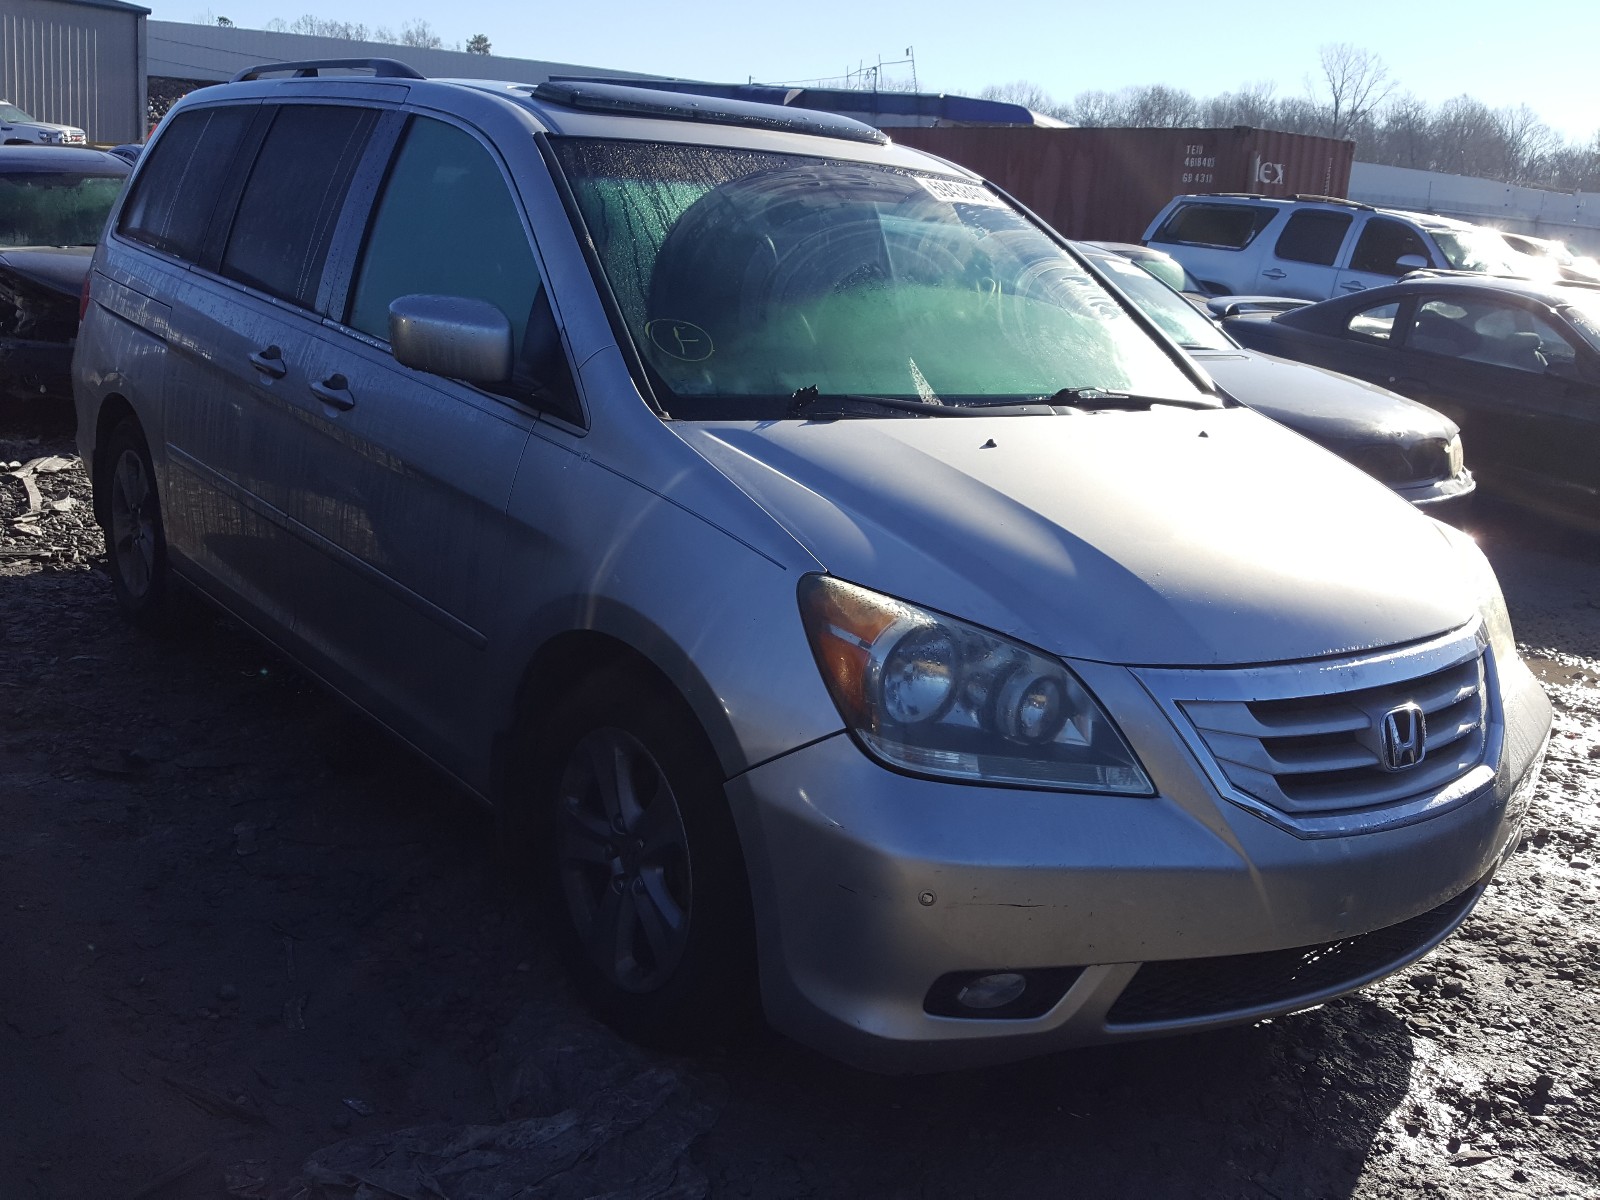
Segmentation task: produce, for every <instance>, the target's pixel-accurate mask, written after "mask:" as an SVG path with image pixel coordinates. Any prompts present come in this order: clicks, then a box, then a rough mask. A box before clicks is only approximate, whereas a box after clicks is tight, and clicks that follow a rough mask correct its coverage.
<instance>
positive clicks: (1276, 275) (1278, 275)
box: [1261, 267, 1288, 279]
mask: <svg viewBox="0 0 1600 1200" xmlns="http://www.w3.org/2000/svg"><path fill="white" fill-rule="evenodd" d="M1286 274H1288V272H1287V271H1280V270H1278V268H1277V267H1273V268H1272V270H1270V271H1263V272H1261V277H1262V278H1263V279H1282V278H1283V277H1284V276H1285V275H1286Z"/></svg>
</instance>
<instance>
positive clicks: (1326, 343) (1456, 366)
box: [1227, 276, 1600, 529]
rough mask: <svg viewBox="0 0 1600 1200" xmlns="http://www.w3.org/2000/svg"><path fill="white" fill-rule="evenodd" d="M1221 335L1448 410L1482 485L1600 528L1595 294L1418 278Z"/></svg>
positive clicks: (1248, 319) (1237, 321) (1239, 320)
mask: <svg viewBox="0 0 1600 1200" xmlns="http://www.w3.org/2000/svg"><path fill="white" fill-rule="evenodd" d="M1227 328H1228V330H1229V331H1230V332H1231V333H1233V334H1234V336H1235V337H1237V338H1238V339H1239V340H1240V341H1241V342H1243V343H1244V344H1245V345H1247V346H1253V347H1255V348H1256V349H1258V350H1264V351H1268V352H1270V353H1272V354H1277V355H1282V356H1283V357H1285V358H1293V359H1297V360H1299V361H1300V362H1305V363H1313V364H1315V365H1317V366H1322V367H1330V368H1332V369H1333V370H1336V371H1342V372H1344V373H1345V374H1347V375H1354V376H1356V377H1358V378H1361V379H1368V380H1371V381H1373V382H1374V383H1379V384H1382V385H1383V386H1384V387H1388V388H1393V389H1394V390H1395V391H1397V392H1400V393H1402V394H1404V395H1407V396H1411V397H1412V398H1414V399H1417V400H1421V401H1423V402H1425V403H1426V404H1428V405H1430V406H1431V407H1433V408H1436V409H1438V410H1439V411H1440V412H1443V413H1446V414H1447V415H1449V416H1450V417H1451V418H1452V419H1453V420H1455V421H1456V423H1457V424H1459V425H1460V426H1461V429H1462V431H1463V433H1464V435H1465V437H1466V439H1467V441H1468V443H1469V444H1470V445H1471V446H1472V449H1473V466H1474V468H1475V469H1476V470H1477V472H1478V474H1479V475H1480V477H1481V478H1482V479H1483V482H1484V486H1485V488H1486V489H1488V490H1491V491H1493V492H1494V493H1495V494H1498V495H1502V496H1504V497H1505V498H1507V499H1509V500H1514V501H1516V502H1518V503H1521V504H1525V505H1528V506H1531V507H1535V508H1538V509H1540V510H1541V511H1544V512H1547V513H1549V514H1550V515H1552V516H1556V517H1559V518H1562V519H1564V520H1566V521H1569V522H1571V523H1574V524H1578V525H1582V526H1585V527H1587V528H1591V529H1600V289H1596V288H1594V287H1592V286H1586V285H1582V284H1574V283H1554V284H1539V283H1530V282H1525V281H1521V280H1508V279H1481V278H1478V279H1475V278H1469V277H1461V276H1452V277H1446V276H1419V277H1416V278H1412V279H1406V280H1403V281H1401V282H1400V283H1396V284H1390V285H1388V286H1386V287H1377V288H1371V289H1369V290H1367V291H1365V292H1362V293H1361V294H1360V295H1357V296H1349V297H1340V298H1338V299H1335V300H1325V301H1323V302H1322V303H1321V304H1313V305H1310V306H1308V307H1306V308H1300V309H1296V310H1295V311H1293V312H1286V313H1282V314H1280V315H1278V316H1275V317H1271V318H1270V319H1269V318H1265V317H1261V316H1254V317H1253V316H1248V315H1242V316H1239V317H1234V318H1231V319H1230V320H1229V321H1228V322H1227Z"/></svg>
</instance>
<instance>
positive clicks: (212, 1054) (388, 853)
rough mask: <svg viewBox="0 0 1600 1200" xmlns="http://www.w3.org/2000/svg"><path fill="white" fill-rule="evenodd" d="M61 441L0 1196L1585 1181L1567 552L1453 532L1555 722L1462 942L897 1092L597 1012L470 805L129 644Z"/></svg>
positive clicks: (1222, 1190) (1593, 843) (190, 664)
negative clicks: (1399, 967)
mask: <svg viewBox="0 0 1600 1200" xmlns="http://www.w3.org/2000/svg"><path fill="white" fill-rule="evenodd" d="M71 456H72V446H71V440H70V437H69V436H67V435H65V434H64V433H63V432H62V431H60V430H52V429H49V428H46V427H40V428H39V429H37V430H35V431H33V432H31V433H29V434H26V435H16V434H11V435H7V434H4V433H0V797H3V798H4V801H5V802H4V803H3V804H0V952H3V958H0V962H4V964H5V968H4V979H5V982H4V985H3V987H0V1198H4V1200H12V1198H32V1197H95V1198H106V1197H109V1198H112V1200H117V1198H124V1200H135V1198H140V1200H153V1198H169V1200H170V1198H182V1197H220V1196H237V1197H272V1198H274V1200H289V1198H305V1200H320V1198H323V1197H351V1196H360V1197H363V1198H371V1200H381V1198H384V1197H390V1196H405V1197H419V1198H420V1197H424V1196H427V1197H434V1196H444V1197H513V1196H517V1197H533V1196H540V1197H544V1196H549V1197H569V1196H570V1197H578V1196H602V1195H608V1196H612V1197H616V1198H618V1200H620V1198H624V1197H627V1198H634V1197H638V1198H643V1197H697V1196H704V1195H715V1196H760V1197H802V1196H828V1197H837V1196H874V1197H877V1196H883V1197H920V1196H929V1197H972V1196H986V1197H987V1196H1017V1195H1021V1196H1035V1195H1045V1194H1051V1195H1068V1194H1071V1195H1083V1196H1102V1195H1104V1196H1132V1195H1146V1196H1196V1197H1244V1196H1262V1197H1278V1198H1281V1200H1289V1198H1291V1197H1311V1196H1318V1197H1320V1196H1359V1197H1415V1196H1419V1195H1438V1196H1449V1197H1478V1196H1500V1195H1508V1194H1509V1195H1529V1196H1533V1195H1538V1196H1600V1165H1597V1155H1600V1054H1597V1047H1600V988H1597V986H1596V982H1595V970H1596V964H1597V963H1600V903H1597V897H1600V814H1597V810H1596V800H1597V798H1600V545H1597V543H1596V542H1595V541H1593V540H1592V539H1590V540H1584V539H1578V538H1571V537H1565V536H1562V535H1558V534H1553V533H1550V532H1548V531H1545V530H1541V529H1539V528H1538V527H1537V525H1536V523H1535V522H1533V521H1532V520H1530V519H1527V518H1519V517H1517V516H1516V515H1514V514H1507V513H1501V512H1495V513H1490V514H1488V515H1485V516H1484V517H1482V518H1480V519H1479V520H1478V521H1477V522H1476V528H1475V532H1477V533H1478V534H1479V536H1480V538H1481V540H1482V542H1483V544H1484V546H1485V548H1486V549H1487V551H1488V552H1489V554H1490V557H1491V558H1492V559H1493V560H1494V562H1495V564H1496V567H1497V569H1498V570H1499V571H1500V573H1501V577H1502V581H1503V582H1504V584H1505V586H1506V590H1507V594H1508V597H1509V599H1510V604H1511V610H1512V615H1513V618H1514V620H1515V622H1516V625H1517V632H1518V636H1519V638H1520V639H1521V640H1522V642H1523V645H1524V652H1525V654H1527V656H1528V657H1529V659H1530V661H1531V662H1533V663H1534V665H1535V667H1536V669H1537V670H1538V671H1539V673H1540V675H1541V677H1542V678H1543V680H1544V681H1545V683H1546V685H1547V687H1548V688H1549V690H1550V694H1551V696H1552V697H1553V699H1554V700H1555V703H1556V711H1557V715H1556V728H1555V736H1554V739H1553V741H1552V745H1551V749H1550V756H1549V760H1548V764H1547V766H1546V773H1545V780H1544V784H1543V786H1542V788H1541V789H1540V792H1539V795H1538V796H1537V798H1536V800H1535V801H1534V805H1533V808H1532V811H1531V814H1530V816H1529V820H1528V824H1527V827H1526V833H1525V839H1524V842H1523V846H1522V850H1521V852H1520V853H1518V854H1517V855H1516V856H1515V857H1513V858H1512V860H1511V861H1510V862H1509V863H1508V864H1507V866H1506V868H1505V869H1504V871H1503V872H1502V873H1501V875H1500V877H1499V879H1498V880H1497V882H1496V883H1495V885H1494V886H1493V887H1492V888H1491V889H1490V891H1489V892H1488V894H1487V896H1486V898H1485V899H1484V900H1483V902H1482V903H1481V904H1480V905H1479V907H1478V909H1477V912H1476V914H1475V915H1474V916H1473V918H1472V919H1471V920H1470V921H1469V922H1468V924H1467V925H1466V926H1465V928H1464V929H1463V930H1462V932H1461V933H1460V935H1458V936H1457V937H1456V938H1454V939H1452V940H1451V941H1450V942H1448V943H1446V944H1445V945H1444V946H1443V947H1442V948H1441V949H1440V950H1438V951H1436V952H1435V953H1434V954H1432V955H1431V956H1429V957H1428V958H1427V959H1425V960H1424V961H1423V962H1421V963H1420V964H1418V965H1417V966H1415V967H1413V968H1412V969H1410V970H1408V971H1406V972H1404V973H1402V974H1401V975H1399V976H1397V977H1396V978H1394V979H1392V980H1390V981H1388V982H1386V983H1384V984H1383V985H1381V986H1379V987H1376V988H1373V989H1371V990H1369V991H1368V992H1366V993H1364V994H1362V995H1359V996H1355V997H1351V998H1347V999H1345V1000H1341V1001H1338V1002H1336V1003H1333V1004H1329V1005H1327V1006H1325V1007H1323V1008H1321V1009H1319V1010H1316V1011H1314V1012H1309V1013H1302V1014H1299V1015H1296V1016H1294V1017H1290V1018H1286V1019H1282V1020H1278V1021H1274V1022H1269V1023H1262V1024H1261V1025H1258V1026H1255V1027H1253V1028H1245V1029H1238V1030H1232V1031H1227V1032H1223V1033H1218V1034H1213V1035H1207V1036H1203V1037H1192V1038H1185V1039H1175V1040H1172V1041H1166V1042H1159V1043H1147V1044H1143V1045H1138V1046H1133V1047H1125V1048H1118V1049H1115V1050H1094V1051H1088V1052H1079V1053H1073V1054H1065V1055H1058V1056H1055V1057H1052V1058H1048V1059H1043V1060H1038V1061H1034V1062H1029V1063H1025V1064H1022V1065H1019V1066H1014V1067H1007V1068H1003V1069H995V1070H987V1071H979V1072H968V1073H963V1074H955V1075H946V1076H939V1077H933V1078H921V1079H910V1080H907V1079H886V1078H878V1077H875V1076H869V1075H863V1074H859V1073H856V1072H854V1071H851V1070H849V1069H847V1068H844V1067H841V1066H838V1065H836V1064H833V1063H831V1062H828V1061H826V1060H823V1059H821V1058H819V1057H817V1056H815V1055H813V1054H811V1053H810V1052H808V1051H806V1050H803V1049H801V1048H800V1047H798V1046H795V1045H793V1044H791V1043H788V1042H787V1041H785V1040H783V1039H781V1038H777V1037H775V1036H771V1035H767V1036H758V1037H756V1038H753V1039H747V1040H744V1041H741V1042H739V1043H737V1044H734V1045H730V1046H728V1047H727V1048H725V1049H724V1050H723V1051H721V1052H719V1053H714V1054H708V1055H705V1056H703V1057H701V1058H697V1059H693V1060H685V1059H678V1058H670V1057H665V1056H661V1055H656V1054H650V1053H647V1052H644V1051H641V1050H637V1049H635V1048H633V1047H630V1046H628V1045H626V1044H624V1043H621V1042H620V1041H618V1040H617V1039H615V1038H614V1037H612V1036H611V1035H610V1034H609V1033H608V1032H607V1031H606V1030H605V1029H603V1028H601V1027H599V1026H597V1025H595V1024H594V1023H593V1022H591V1021H590V1020H588V1019H587V1018H586V1017H585V1016H584V1015H583V1013H582V1011H581V1010H580V1009H579V1008H578V1006H577V1005H576V1004H575V1002H574V1001H573V1000H572V998H571V997H570V995H569V994H568V992H567V990H566V988H565V986H564V984H563V983H562V982H561V979H560V975H559V973H558V972H557V971H556V970H555V968H554V965H553V956H552V953H551V951H550V950H549V948H548V947H547V945H546V943H545V941H544V939H543V936H542V934H541V932H540V931H539V929H538V928H536V927H533V926H532V924H531V923H530V922H529V921H527V920H525V919H524V918H523V917H522V916H520V915H519V909H518V907H517V905H516V904H515V903H514V902H513V901H512V900H510V899H508V895H507V892H508V889H506V888H505V887H503V886H502V885H501V884H500V883H498V882H497V877H496V876H495V874H494V873H493V872H492V871H490V870H489V868H488V866H487V864H488V863H489V861H490V860H491V857H492V856H491V854H490V849H491V846H490V842H491V830H490V825H489V822H488V820H487V819H486V817H485V815H484V814H483V813H482V812H481V811H480V810H479V809H478V808H477V807H476V806H475V805H474V804H473V803H472V802H470V801H469V800H468V799H466V798H464V797H462V796H461V795H460V794H458V793H457V792H455V791H454V790H452V788H451V787H450V786H449V784H448V783H446V782H444V781H442V780H440V779H439V778H438V776H436V775H435V774H434V773H432V772H431V771H430V770H429V769H428V768H427V767H426V766H425V765H423V764H421V763H419V762H417V761H416V760H415V759H414V758H412V757H410V756H409V755H408V754H407V753H406V752H405V751H404V750H403V749H401V748H399V747H397V746H396V745H395V744H394V743H393V742H391V741H390V740H388V739H387V738H386V737H385V736H383V735H382V734H380V733H379V732H377V731H376V730H375V729H373V728H372V727H371V726H370V725H369V724H368V723H367V722H365V721H364V720H363V719H361V718H359V717H357V716H354V715H351V714H350V713H348V712H347V711H346V710H344V709H343V708H341V707H340V706H339V705H338V704H337V703H336V702H335V701H333V700H332V699H331V698H330V697H328V696H326V695H325V694H323V693H322V692H321V691H319V690H318V689H317V688H315V687H313V686H312V685H310V684H308V683H307V682H305V681H304V680H303V679H301V678H300V677H299V676H298V675H297V674H296V673H295V672H294V671H293V670H292V669H291V668H289V667H288V666H286V665H285V664H284V663H283V662H281V661H280V660H278V659H277V658H276V657H274V656H273V655H272V654H271V653H270V652H269V651H266V650H264V649H263V648H262V647H260V646H259V645H258V644H257V643H256V642H255V641H253V640H252V639H251V638H250V637H249V636H248V635H246V634H245V633H244V632H243V631H241V630H239V629H237V628H235V627H233V626H231V625H230V624H228V623H227V622H225V621H223V620H221V619H219V618H217V617H214V616H211V615H209V614H208V613H206V612H204V611H200V610H198V609H197V610H196V611H195V612H194V613H193V615H192V617H190V619H189V621H188V627H187V628H186V629H185V630H184V631H183V634H182V636H180V637H171V638H167V639H155V638H152V637H149V636H146V635H140V634H136V633H134V632H132V631H130V630H129V629H127V628H126V627H125V626H124V625H123V624H122V623H121V622H120V621H119V619H118V618H117V615H116V612H115V609H114V605H113V602H112V598H111V589H110V585H109V581H108V579H107V577H106V575H105V574H104V570H103V565H102V562H103V556H102V547H101V544H100V540H99V537H98V533H97V532H96V531H95V530H94V528H93V524H92V519H91V516H90V513H89V505H88V491H87V487H86V484H85V481H84V479H83V476H82V473H81V470H80V469H79V468H78V466H77V464H76V462H75V460H72V459H71ZM56 458H65V459H68V460H70V461H67V462H52V461H51V460H52V459H56ZM38 460H44V461H43V462H39V461H38ZM30 463H32V464H34V466H33V469H32V471H31V472H30V471H26V470H22V471H20V473H19V470H12V469H10V468H11V467H12V464H16V465H17V467H18V468H23V467H26V465H27V464H30ZM52 468H60V469H52ZM24 476H26V477H27V479H26V480H25V479H24ZM27 480H31V482H32V486H33V491H32V492H30V490H29V487H28V482H27ZM358 1189H359V1190H358Z"/></svg>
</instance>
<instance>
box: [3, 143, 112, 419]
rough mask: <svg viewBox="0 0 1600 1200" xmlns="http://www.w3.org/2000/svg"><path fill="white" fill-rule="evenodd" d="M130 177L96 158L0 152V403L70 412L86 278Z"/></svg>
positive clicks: (52, 150)
mask: <svg viewBox="0 0 1600 1200" xmlns="http://www.w3.org/2000/svg"><path fill="white" fill-rule="evenodd" d="M128 170H129V167H128V164H127V163H126V162H124V161H123V160H122V159H120V158H117V157H116V156H115V155H112V154H107V153H105V152H103V151H100V150H75V149H64V148H60V147H55V146H0V405H4V406H5V407H8V408H9V407H13V406H16V405H20V404H28V403H33V402H38V401H44V402H47V403H52V404H56V403H59V404H61V405H62V406H64V407H66V408H69V407H70V405H71V403H72V383H71V378H70V368H71V365H72V344H73V340H74V339H75V338H76V337H77V335H78V303H79V297H80V295H81V293H82V291H83V279H84V276H85V275H86V274H87V273H88V270H89V259H90V256H91V255H93V254H94V244H95V242H96V241H98V240H99V237H100V231H101V229H102V228H103V227H104V226H105V223H106V214H107V213H109V212H110V211H111V205H112V203H113V202H114V201H115V200H116V198H117V194H118V193H119V192H120V191H121V190H122V184H123V181H124V180H125V179H126V178H127V175H128Z"/></svg>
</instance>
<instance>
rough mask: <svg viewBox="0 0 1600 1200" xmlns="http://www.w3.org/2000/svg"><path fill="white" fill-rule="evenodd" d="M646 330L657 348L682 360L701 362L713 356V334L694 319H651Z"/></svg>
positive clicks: (646, 334)
mask: <svg viewBox="0 0 1600 1200" xmlns="http://www.w3.org/2000/svg"><path fill="white" fill-rule="evenodd" d="M644 332H645V336H646V337H648V338H649V339H650V341H651V342H652V343H653V344H654V345H655V348H656V349H657V350H659V351H661V353H663V354H666V355H669V356H670V357H672V358H676V359H678V360H679V361H680V362H700V361H701V360H703V359H707V358H710V357H711V353H712V350H713V347H712V345H711V335H710V334H709V333H707V332H706V331H705V330H704V329H701V328H700V326H698V325H696V324H695V323H694V322H692V321H668V320H656V321H650V322H648V323H647V324H646V325H645V327H644Z"/></svg>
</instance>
